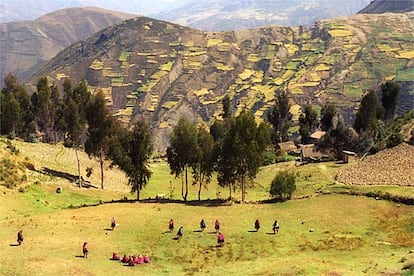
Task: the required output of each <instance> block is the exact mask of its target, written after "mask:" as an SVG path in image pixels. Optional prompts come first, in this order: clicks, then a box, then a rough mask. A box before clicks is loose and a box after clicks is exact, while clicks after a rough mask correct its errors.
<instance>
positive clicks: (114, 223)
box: [111, 217, 116, 231]
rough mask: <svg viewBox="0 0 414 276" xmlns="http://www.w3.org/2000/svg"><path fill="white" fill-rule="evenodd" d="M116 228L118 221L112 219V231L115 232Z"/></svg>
mask: <svg viewBox="0 0 414 276" xmlns="http://www.w3.org/2000/svg"><path fill="white" fill-rule="evenodd" d="M115 226H116V221H115V218H114V217H112V219H111V229H112V231H114V229H115Z"/></svg>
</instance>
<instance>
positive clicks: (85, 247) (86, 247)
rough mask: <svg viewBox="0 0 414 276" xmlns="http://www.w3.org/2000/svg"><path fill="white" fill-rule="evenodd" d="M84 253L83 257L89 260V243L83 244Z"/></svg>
mask: <svg viewBox="0 0 414 276" xmlns="http://www.w3.org/2000/svg"><path fill="white" fill-rule="evenodd" d="M82 252H83V257H84V258H88V253H89V250H88V243H87V242H84V243H83V246H82Z"/></svg>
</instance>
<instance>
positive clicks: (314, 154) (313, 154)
mask: <svg viewBox="0 0 414 276" xmlns="http://www.w3.org/2000/svg"><path fill="white" fill-rule="evenodd" d="M301 155H302V158H310V159H322V158H328V157H329V154H327V153H326V152H322V151H319V150H318V149H317V148H316V147H315V145H313V144H309V145H302V147H301Z"/></svg>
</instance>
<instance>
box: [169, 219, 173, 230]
mask: <svg viewBox="0 0 414 276" xmlns="http://www.w3.org/2000/svg"><path fill="white" fill-rule="evenodd" d="M168 229H170V232H173V231H174V220H173V219H170V222H168Z"/></svg>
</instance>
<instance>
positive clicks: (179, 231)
mask: <svg viewBox="0 0 414 276" xmlns="http://www.w3.org/2000/svg"><path fill="white" fill-rule="evenodd" d="M183 234H184V227H183V226H180V228H179V229H178V232H177V240H180V239H181V238H182V237H183Z"/></svg>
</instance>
